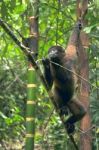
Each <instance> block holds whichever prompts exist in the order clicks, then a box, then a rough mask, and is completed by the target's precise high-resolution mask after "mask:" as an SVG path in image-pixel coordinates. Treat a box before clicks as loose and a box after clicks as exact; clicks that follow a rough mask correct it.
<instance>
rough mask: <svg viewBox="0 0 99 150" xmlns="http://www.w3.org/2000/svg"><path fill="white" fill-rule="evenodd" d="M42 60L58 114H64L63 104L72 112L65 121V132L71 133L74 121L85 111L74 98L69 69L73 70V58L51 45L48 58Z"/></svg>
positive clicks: (73, 76) (61, 49) (72, 81)
mask: <svg viewBox="0 0 99 150" xmlns="http://www.w3.org/2000/svg"><path fill="white" fill-rule="evenodd" d="M51 61H52V62H54V63H57V64H59V65H61V66H63V67H64V68H66V69H64V68H62V67H60V66H58V65H57V64H54V63H52V62H51ZM42 62H43V65H44V75H45V79H46V81H47V84H48V85H49V88H50V89H52V86H53V95H54V99H55V103H56V105H57V106H56V107H57V108H58V109H60V115H65V111H64V109H63V108H64V106H66V107H68V108H69V110H70V112H71V113H72V116H70V118H69V119H68V120H67V121H66V122H65V124H66V128H67V132H68V133H72V132H73V131H74V123H75V122H77V121H79V120H80V119H82V118H83V116H84V115H85V113H86V111H85V109H84V107H83V105H82V104H81V103H80V101H77V100H76V99H75V98H74V94H75V87H76V86H75V80H76V78H75V75H74V74H73V73H72V72H71V71H75V60H74V59H72V60H70V59H68V58H67V57H66V53H65V51H64V49H63V48H62V47H60V46H53V47H51V48H50V49H49V51H48V58H46V59H43V61H42ZM69 70H71V71H69ZM62 110H63V111H62Z"/></svg>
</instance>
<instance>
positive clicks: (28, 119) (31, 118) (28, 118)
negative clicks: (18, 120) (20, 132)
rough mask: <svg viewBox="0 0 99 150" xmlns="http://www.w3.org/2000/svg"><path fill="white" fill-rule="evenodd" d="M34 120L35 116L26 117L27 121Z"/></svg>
mask: <svg viewBox="0 0 99 150" xmlns="http://www.w3.org/2000/svg"><path fill="white" fill-rule="evenodd" d="M33 120H34V118H33V117H27V118H26V121H27V122H28V121H33Z"/></svg>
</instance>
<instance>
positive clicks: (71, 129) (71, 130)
mask: <svg viewBox="0 0 99 150" xmlns="http://www.w3.org/2000/svg"><path fill="white" fill-rule="evenodd" d="M66 130H67V133H68V134H72V133H74V131H75V125H74V124H70V123H67V124H66Z"/></svg>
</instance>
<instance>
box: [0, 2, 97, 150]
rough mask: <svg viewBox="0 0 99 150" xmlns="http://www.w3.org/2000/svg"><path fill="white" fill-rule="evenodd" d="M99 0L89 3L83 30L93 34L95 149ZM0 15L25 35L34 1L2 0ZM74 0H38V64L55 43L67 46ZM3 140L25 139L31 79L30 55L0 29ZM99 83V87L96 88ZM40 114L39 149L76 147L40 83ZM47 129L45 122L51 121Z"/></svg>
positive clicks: (73, 18) (0, 132)
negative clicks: (26, 112) (28, 76)
mask: <svg viewBox="0 0 99 150" xmlns="http://www.w3.org/2000/svg"><path fill="white" fill-rule="evenodd" d="M97 3H98V2H97V1H95V2H94V1H90V4H89V11H88V15H87V18H86V19H88V26H87V27H86V28H85V29H84V30H85V31H86V32H87V33H88V35H89V37H90V48H89V49H88V51H87V53H88V56H89V65H90V68H89V69H90V82H91V88H90V110H91V115H92V117H91V118H92V123H93V124H95V126H96V128H95V129H96V130H94V131H93V138H94V140H93V141H94V142H93V147H94V149H96V150H98V149H97V145H98V142H97V139H98V138H99V127H98V124H99V117H98V116H99V111H98V110H99V102H98V98H99V78H98V77H99V50H98V49H99V42H98V41H99V19H98V17H97V16H98V15H99V14H98V13H99V7H98V4H97ZM0 8H1V9H0V17H1V18H3V19H4V20H5V21H6V22H7V23H9V24H10V25H11V28H12V30H14V33H15V34H16V35H17V36H18V38H19V39H20V40H21V38H20V37H19V35H18V32H17V31H16V30H18V31H19V32H20V33H21V34H22V35H24V36H25V37H27V36H28V34H29V25H28V17H29V15H32V14H33V3H32V2H31V1H29V0H16V1H14V0H13V1H12V0H1V1H0ZM75 9H76V1H75V0H72V1H71V2H69V1H64V0H62V1H61V3H59V1H58V0H55V1H52V0H49V1H46V0H40V2H39V32H40V38H39V62H40V58H42V57H44V56H45V55H46V54H47V50H48V48H49V47H50V46H52V45H53V44H59V45H62V46H63V47H66V44H67V42H68V38H69V36H70V33H71V31H72V27H73V25H74V23H75V22H76V11H75ZM0 31H1V32H0V43H1V44H0V141H3V140H5V141H7V140H8V139H9V138H11V139H15V138H16V139H18V138H19V139H21V138H22V137H23V138H24V133H25V125H24V124H25V121H24V118H25V104H26V83H27V77H26V72H27V63H26V62H27V58H26V57H25V56H24V55H23V53H22V52H21V51H20V49H19V48H18V47H17V46H16V45H15V43H14V42H13V41H12V39H10V38H9V36H8V35H7V34H6V33H5V32H4V30H3V29H1V27H0ZM97 87H98V88H97ZM36 110H37V111H36V112H37V118H36V145H35V146H36V147H37V148H38V147H39V145H40V146H41V147H42V149H48V148H51V146H52V149H55V150H56V149H57V150H58V149H64V147H67V149H70V148H72V149H73V146H72V145H71V143H70V142H69V140H68V137H66V136H65V133H64V129H63V127H62V125H61V122H60V120H59V118H58V116H57V115H56V113H55V112H53V114H52V115H51V117H50V118H49V114H50V113H51V112H52V110H53V106H52V104H51V103H50V102H49V100H48V97H47V94H46V92H45V89H44V88H43V86H42V85H39V86H38V99H37V108H36ZM48 118H49V120H48V123H47V127H46V129H45V130H44V125H45V124H46V122H47V119H48Z"/></svg>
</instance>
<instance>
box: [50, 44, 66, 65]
mask: <svg viewBox="0 0 99 150" xmlns="http://www.w3.org/2000/svg"><path fill="white" fill-rule="evenodd" d="M64 56H65V50H64V49H63V48H62V47H61V46H53V47H51V48H50V49H49V51H48V57H49V59H50V60H51V61H53V62H57V63H59V62H60V61H61V60H62V59H63V57H64Z"/></svg>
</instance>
